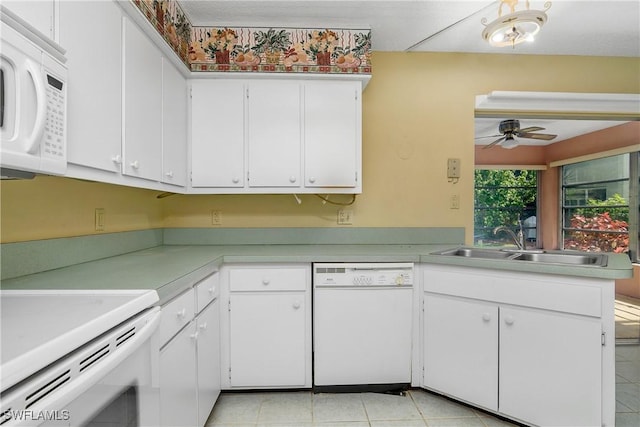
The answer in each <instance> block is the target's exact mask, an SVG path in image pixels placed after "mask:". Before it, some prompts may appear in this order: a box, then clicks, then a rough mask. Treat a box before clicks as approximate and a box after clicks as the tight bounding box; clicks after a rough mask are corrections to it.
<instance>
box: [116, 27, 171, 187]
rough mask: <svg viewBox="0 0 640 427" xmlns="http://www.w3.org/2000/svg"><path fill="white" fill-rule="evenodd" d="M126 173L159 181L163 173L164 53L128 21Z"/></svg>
mask: <svg viewBox="0 0 640 427" xmlns="http://www.w3.org/2000/svg"><path fill="white" fill-rule="evenodd" d="M123 75H124V82H123V83H124V91H123V94H124V95H123V96H124V142H123V154H124V156H123V164H122V173H123V174H125V175H130V176H134V177H138V178H145V179H149V180H155V181H159V180H160V176H161V171H162V54H161V53H160V50H159V49H158V48H157V47H156V46H155V45H154V44H153V43H152V42H151V40H150V39H149V38H148V37H147V35H146V34H144V33H143V32H142V30H140V28H138V26H137V25H136V24H135V23H133V22H132V21H131V20H130V19H128V18H126V17H125V18H124V73H123Z"/></svg>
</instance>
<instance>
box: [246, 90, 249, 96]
mask: <svg viewBox="0 0 640 427" xmlns="http://www.w3.org/2000/svg"><path fill="white" fill-rule="evenodd" d="M246 92H247V99H249V88H247V90H246Z"/></svg>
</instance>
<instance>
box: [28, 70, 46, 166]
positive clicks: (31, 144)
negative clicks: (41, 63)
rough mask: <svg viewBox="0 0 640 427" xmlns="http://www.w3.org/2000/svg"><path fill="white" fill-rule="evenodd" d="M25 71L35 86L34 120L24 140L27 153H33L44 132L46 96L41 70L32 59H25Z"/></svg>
mask: <svg viewBox="0 0 640 427" xmlns="http://www.w3.org/2000/svg"><path fill="white" fill-rule="evenodd" d="M27 72H28V73H29V75H30V76H31V80H33V84H34V86H35V88H36V120H35V122H34V124H33V131H32V132H31V135H30V136H29V138H28V139H27V140H26V144H25V149H26V151H27V153H29V154H34V153H35V152H36V151H37V150H38V147H39V143H40V141H41V140H42V135H43V134H44V126H45V124H46V120H47V97H46V92H45V91H46V88H45V85H44V78H43V76H42V72H41V70H40V69H39V67H38V65H37V64H36V63H35V62H34V61H31V60H28V61H27Z"/></svg>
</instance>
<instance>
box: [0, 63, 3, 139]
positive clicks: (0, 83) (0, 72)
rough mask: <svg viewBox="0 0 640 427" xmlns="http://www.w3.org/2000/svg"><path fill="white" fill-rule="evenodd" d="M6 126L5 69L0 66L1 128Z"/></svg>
mask: <svg viewBox="0 0 640 427" xmlns="http://www.w3.org/2000/svg"><path fill="white" fill-rule="evenodd" d="M3 127H4V70H3V69H2V68H0V128H3Z"/></svg>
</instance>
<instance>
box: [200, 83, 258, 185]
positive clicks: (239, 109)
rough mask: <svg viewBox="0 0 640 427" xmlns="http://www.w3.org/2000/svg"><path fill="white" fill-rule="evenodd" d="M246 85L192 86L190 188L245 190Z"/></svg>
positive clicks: (212, 84) (216, 84) (209, 84)
mask: <svg viewBox="0 0 640 427" xmlns="http://www.w3.org/2000/svg"><path fill="white" fill-rule="evenodd" d="M244 93H245V92H244V83H243V82H241V81H239V80H231V81H228V80H193V81H192V82H191V186H192V187H226V188H242V187H244V185H245V182H246V179H245V172H244V171H245V169H244V151H245V143H244V139H245V138H244V135H245V130H244V99H245V96H244Z"/></svg>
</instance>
